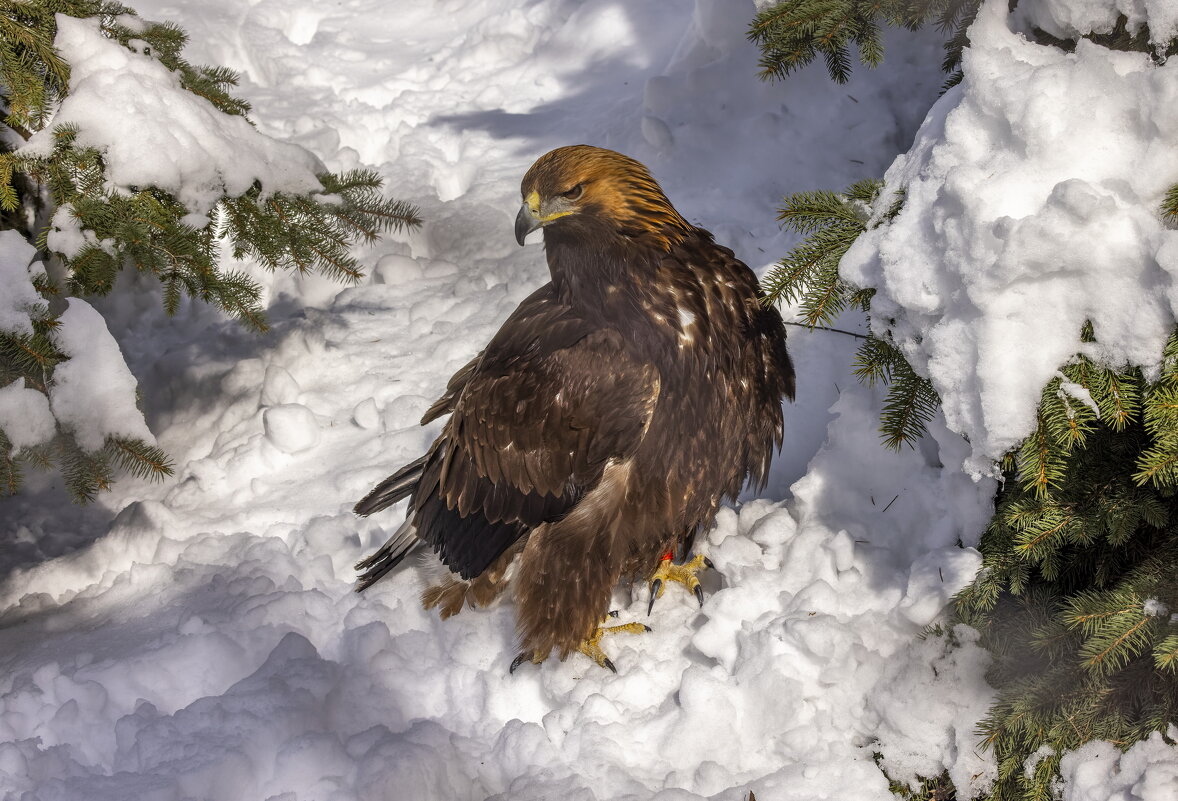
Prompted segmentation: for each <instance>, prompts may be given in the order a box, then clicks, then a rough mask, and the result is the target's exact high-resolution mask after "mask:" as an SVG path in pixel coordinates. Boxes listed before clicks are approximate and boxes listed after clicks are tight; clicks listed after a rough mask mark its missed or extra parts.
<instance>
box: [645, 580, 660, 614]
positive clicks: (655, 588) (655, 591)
mask: <svg viewBox="0 0 1178 801" xmlns="http://www.w3.org/2000/svg"><path fill="white" fill-rule="evenodd" d="M661 586H663V580H662V579H655V580H654V581H653V582H651V585H650V603H649V604H647V605H646V614H648V615H649V614H650V610H651V609H654V602H655V601H656V600H657V599H658V597H659V587H661Z"/></svg>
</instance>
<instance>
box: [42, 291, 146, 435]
mask: <svg viewBox="0 0 1178 801" xmlns="http://www.w3.org/2000/svg"><path fill="white" fill-rule="evenodd" d="M67 302H68V304H69V305H68V307H67V308H66V310H65V311H64V312H62V314H61V317H59V318H58V325H57V327H56V328H54V329H53V333H52V338H53V342H54V344H55V345H57V348H58V350H60V351H61V352H62V353H64V354H65V355H66V356H68V357H69V359H68V360H67V361H64V362H61V363H59V364H58V365H57V366H56V367H54V369H53V382H52V383H51V384H50V385H49V405H50V407H51V408H52V409H53V416H54V417H56V418H57V421H58V422H59V423H61V425H62V427H63V428H65V429H66V430H68V431H72V432H73V434H74V439H75V440H77V443H78V445H80V446H81V447H82V450H85V451H97V450H100V449H101V448H102V446H103V444H104V443H105V442H106V438H107V437H130V438H132V439H142V440H145V441H147V442H149V443H151V444H155V437H154V436H153V435H152V433H151V430H150V429H149V428H148V427H147V423H146V421H144V419H143V413H142V412H140V411H139V408H138V407H137V406H136V405H135V389H136V381H135V376H134V375H132V374H131V371H130V369H128V367H127V363H126V362H125V361H123V354H122V351H120V350H119V344H118V343H117V342H116V341H115V339H114V337H113V336H111V334H110V331H108V330H107V327H106V321H105V320H104V319H103V317H102V315H101V314H99V313H98V311H97V310H96V309H95V308H94V307H93V306H91V305H90V304H89V303H87V302H86V301H84V300H81V299H79V298H70V299H69V300H68V301H67Z"/></svg>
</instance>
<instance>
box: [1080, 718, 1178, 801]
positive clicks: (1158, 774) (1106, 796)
mask: <svg viewBox="0 0 1178 801" xmlns="http://www.w3.org/2000/svg"><path fill="white" fill-rule="evenodd" d="M1166 736H1167V737H1168V738H1169V739H1170V741H1171V742H1173V741H1174V740H1175V739H1178V726H1174V725H1171V726H1170V727H1169V728H1167V730H1166ZM1174 750H1175V749H1174V746H1173V745H1171V744H1169V743H1167V742H1166V741H1165V740H1164V739H1162V733H1161V732H1154V733H1153V734H1151V735H1150V736H1149V738H1148V739H1146V740H1142V741H1141V742H1139V743H1136V744H1134V745H1133V746H1131V747H1130V748H1129V749H1128V750H1127V751H1125V752H1124V753H1121V752H1120V751H1119V750H1117V748H1116V747H1115V746H1114V745H1113V744H1112V743H1106V742H1102V741H1096V742H1091V743H1088V744H1087V745H1084V746H1081V747H1080V748H1078V749H1076V750H1075V751H1072V752H1071V753H1068V754H1065V755H1064V757H1063V759H1062V760H1061V761H1060V766H1059V772H1060V775H1061V776H1062V777H1063V801H1169V799H1172V798H1173V797H1174V788H1175V787H1178V759H1175V758H1174Z"/></svg>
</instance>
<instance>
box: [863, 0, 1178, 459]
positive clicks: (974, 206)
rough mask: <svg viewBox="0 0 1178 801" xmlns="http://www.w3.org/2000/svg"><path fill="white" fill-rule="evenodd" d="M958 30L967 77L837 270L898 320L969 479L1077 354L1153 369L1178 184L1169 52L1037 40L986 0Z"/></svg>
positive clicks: (1170, 312) (893, 173) (1168, 284)
mask: <svg viewBox="0 0 1178 801" xmlns="http://www.w3.org/2000/svg"><path fill="white" fill-rule="evenodd" d="M1102 5H1103V4H1102ZM969 40H970V46H969V47H968V48H966V49H965V50H964V52H963V71H964V75H965V78H964V80H963V81H962V83H961V84H960V85H958V86H957V87H955V88H953V89H951V90H950V91H948V92H946V93H945V95H944V96H943V97H942V98H941V99H940V100H939V101H938V102H937V103H936V105H935V106H933V108H932V110H931V111H930V112H929V115H928V118H927V119H926V120H925V123H924V125H923V126H922V127H921V129H920V131H919V133H918V134H917V136H916V142H915V144H914V145H913V146H912V148H911V150H909V151H908V153H906V154H904V155H902V156H900V157H899V158H898V159H896V161H895V162H894V163H893V164H892V166H891V167H890V168H889V169H888V171H887V174H886V176H885V183H886V188H885V192H884V196H883V198H881V202H880V208H885V207H887V206H889V205H890V204H891V202H892V198H893V197H894V196H895V195H894V193H896V192H899V191H901V190H903V191H904V192H905V193H906V195H905V199H904V203H903V208H902V209H901V211H900V213H899V215H898V216H897V217H896V218H895V219H894V221H892V222H891V223H888V224H884V225H881V226H879V227H877V228H875V229H873V230H870V231H868V232H867V233H866V234H864V235H863V236H861V237H859V239H858V240H857V241H856V242H855V244H854V245H853V246H852V247H851V249H850V250H849V251H848V253H847V255H846V257H845V258H844V259H843V262H842V265H841V270H842V274H843V276H844V277H845V278H847V279H848V280H850V281H852V282H854V283H855V284H858V285H860V286H869V287H875V288H876V289H877V293H876V295H875V297H874V298H873V299H872V301H871V303H872V312H873V318H872V319H873V321H875V322H874V324H879V322H880V321H884V320H888V321H891V320H894V324H891V323H890V322H889V325H890V327H891V330H892V331H893V333H894V335H895V337H896V339H897V342H898V344H899V345H900V347H901V348H902V349H903V351H904V354H905V356H907V358H908V360H909V361H910V362H911V363H912V364H913V366H914V367H915V368H916V369H917V370H918V371H919V372H920V373H922V374H924V375H927V376H928V377H929V378H931V380H932V382H933V385H934V387H935V388H936V390H937V392H938V393H939V394H940V396H941V399H942V401H943V404H944V405H943V408H944V413H945V418H946V420H947V421H948V424H949V428H950V429H952V430H953V431H955V432H957V433H958V434H961V435H964V436H965V437H966V438H967V439H968V440H969V442H970V443H971V446H972V449H971V452H970V453H969V454H968V456H967V458H966V459H965V462H964V464H965V467H966V469H967V470H968V471H969V472H970V473H972V474H974V475H981V474H993V472H994V471H995V469H996V468H995V466H994V465H995V460H997V459H998V458H1000V457H1001V456H1002V455H1003V454H1004V453H1006V452H1007V451H1009V450H1010V449H1011V448H1013V447H1015V446H1016V445H1017V444H1018V443H1019V442H1020V441H1021V440H1023V439H1024V438H1025V437H1026V436H1028V435H1029V434H1030V433H1031V431H1032V430H1033V428H1034V425H1035V414H1036V408H1037V405H1038V400H1039V396H1040V393H1041V392H1042V389H1043V386H1044V385H1045V384H1047V382H1048V381H1050V380H1051V378H1052V377H1053V376H1054V375H1055V374H1056V371H1057V370H1058V368H1059V366H1060V365H1061V364H1064V363H1066V362H1067V360H1069V359H1070V358H1072V356H1073V355H1074V354H1076V353H1084V354H1086V355H1088V356H1090V357H1092V358H1094V359H1096V360H1098V361H1100V362H1102V363H1105V364H1108V365H1110V366H1114V367H1117V366H1121V365H1123V364H1126V363H1130V364H1138V365H1144V366H1147V367H1151V366H1154V367H1155V369H1156V365H1157V363H1158V361H1159V359H1160V357H1161V352H1162V347H1163V345H1164V343H1165V341H1166V338H1167V337H1168V336H1169V335H1170V333H1171V332H1172V331H1173V330H1174V328H1175V325H1176V324H1178V289H1175V287H1178V231H1173V230H1169V229H1167V228H1166V226H1165V225H1164V224H1163V222H1162V220H1161V219H1160V215H1159V207H1160V205H1161V201H1162V198H1163V196H1164V195H1165V192H1166V190H1168V189H1169V188H1170V187H1172V186H1173V185H1174V184H1175V183H1178V166H1176V165H1175V162H1174V159H1173V157H1172V155H1173V153H1174V152H1175V151H1176V150H1178V60H1174V59H1171V60H1170V62H1169V63H1167V64H1163V65H1158V64H1155V63H1154V62H1153V61H1152V60H1151V59H1150V57H1149V56H1148V55H1146V54H1144V53H1128V52H1117V51H1112V50H1108V49H1106V48H1104V47H1101V46H1099V45H1096V44H1093V43H1092V42H1089V41H1086V40H1081V41H1080V42H1079V43H1078V44H1077V46H1076V50H1075V52H1073V53H1068V52H1065V51H1063V50H1060V49H1058V48H1056V47H1053V46H1049V45H1040V44H1035V43H1033V42H1030V41H1028V40H1027V39H1026V38H1024V36H1023V35H1022V34H1021V33H1018V32H1016V31H1015V30H1012V29H1011V24H1010V21H1009V20H1008V14H1007V4H1006V3H1005V2H1004V0H986V2H985V3H983V5H982V7H981V10H980V11H979V14H978V18H977V20H976V22H975V23H974V24H973V25H972V26H971V27H970V29H969ZM1088 320H1090V321H1091V322H1092V324H1093V327H1094V330H1095V335H1096V342H1093V343H1083V342H1081V341H1080V330H1081V327H1082V326H1083V324H1084V322H1085V321H1088Z"/></svg>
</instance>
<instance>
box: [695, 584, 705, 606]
mask: <svg viewBox="0 0 1178 801" xmlns="http://www.w3.org/2000/svg"><path fill="white" fill-rule="evenodd" d="M695 597H696V598H698V599H699V605H700V606H703V605H704V588H703V587H701V586H699V585H698V584H696V585H695Z"/></svg>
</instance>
